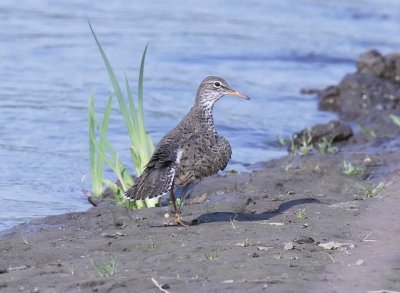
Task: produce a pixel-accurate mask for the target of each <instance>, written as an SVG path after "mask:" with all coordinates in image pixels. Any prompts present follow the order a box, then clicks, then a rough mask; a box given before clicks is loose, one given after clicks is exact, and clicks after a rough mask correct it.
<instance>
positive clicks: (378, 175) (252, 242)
mask: <svg viewBox="0 0 400 293" xmlns="http://www.w3.org/2000/svg"><path fill="white" fill-rule="evenodd" d="M368 56H369V58H375V59H373V62H372V61H371V62H366V61H365V60H367V61H368V60H370V59H366V58H367V57H368ZM368 56H367V57H365V56H361V58H360V60H361V61H362V60H364V61H363V62H364V63H366V64H367V65H369V64H372V65H373V66H378V69H376V68H375V67H373V69H374V68H375V69H374V70H372V69H371V70H370V71H368V70H367V69H368V68H367V65H363V66H361V65H359V66H358V69H357V70H358V71H360V72H357V73H356V75H357V76H356V77H355V78H356V80H357V81H359V80H363V79H365V80H367V81H370V80H371V78H369V77H360V74H366V75H371V74H372V75H373V74H375V75H379V76H377V77H376V78H378V79H381V80H383V81H382V82H384V83H385V84H386V83H387V82H390V81H388V80H387V79H388V78H392V77H393V76H394V77H393V78H396V74H394V75H393V74H384V72H389V71H388V70H389V69H390V70H391V71H390V72H393V71H395V70H396V67H395V69H393V62H392V61H390V62H392V63H390V62H389V61H388V62H389V63H388V64H389V65H390V66H389V65H388V66H389V67H388V69H387V70H386V71H385V66H384V65H382V62H383V64H386V63H385V62H386V61H385V60H386V59H385V58H384V57H382V58H381V57H379V56H378V57H377V54H375V53H371V54H370V55H368ZM391 58H394V57H391ZM374 60H375V61H374ZM382 60H383V61H382ZM390 60H392V59H390ZM379 61H380V62H381V63H379ZM364 63H362V64H364ZM395 63H396V62H395ZM399 64H400V63H399ZM372 65H371V66H372ZM382 66H383V69H381V68H382ZM366 68H367V69H366ZM399 68H400V67H399ZM382 70H383V71H382ZM373 82H374V83H376V82H377V81H376V80H375V79H374V81H373ZM348 83H349V77H346V84H348ZM397 86H398V85H397V84H394V85H393V86H392V85H390V86H387V88H390V90H391V94H392V95H391V96H390V95H389V96H388V95H386V96H384V97H383V98H384V100H383V102H382V103H384V105H385V107H380V106H379V105H380V104H381V103H380V102H379V101H377V95H372V96H373V99H371V102H370V103H369V102H368V103H364V104H363V103H361V104H359V103H356V102H354V103H350V102H349V103H347V102H346V103H343V102H341V101H342V100H343V99H344V96H343V95H344V94H343V93H344V92H345V90H346V89H349V88H351V90H352V91H353V92H352V93H351V95H346V97H348V96H352V97H353V96H354V99H356V98H360V97H361V99H363V100H365V99H364V98H363V95H365V94H366V93H361V92H360V95H356V94H355V92H354V91H355V87H341V86H340V85H338V86H337V87H338V88H339V92H338V91H335V93H336V96H335V97H336V98H332V97H333V96H332V94H331V95H330V96H329V95H328V97H329V99H333V100H334V101H335V103H336V102H337V103H336V104H335V105H339V104H340V105H341V106H340V107H336V106H335V107H336V108H335V110H338V109H340V110H339V111H342V112H340V113H345V115H344V114H343V115H340V116H341V117H342V118H343V119H346V120H343V121H344V122H345V123H349V124H350V125H351V126H352V129H353V132H354V133H353V135H352V136H351V135H350V136H349V135H347V136H346V138H345V139H341V140H338V141H337V142H335V143H334V144H332V148H333V147H335V148H337V150H338V151H337V150H335V151H332V152H329V151H328V152H326V153H322V152H319V151H317V150H312V151H310V153H308V154H306V155H300V154H297V155H291V156H289V155H288V156H286V157H283V158H280V159H276V160H272V161H269V162H262V163H259V164H258V166H261V167H262V170H258V171H254V172H252V173H243V174H232V175H229V176H214V177H211V178H208V179H206V180H204V181H203V182H201V183H200V184H198V185H197V186H196V188H195V190H194V191H193V193H194V196H193V197H192V199H191V203H192V204H190V205H186V206H185V207H184V209H183V210H184V211H183V216H184V218H185V219H186V220H193V219H196V220H198V221H199V222H200V224H199V225H196V226H190V227H176V226H165V223H166V222H167V221H168V219H166V218H165V217H164V215H165V214H166V213H167V212H168V207H160V208H152V209H141V210H137V211H133V212H127V211H126V210H124V209H121V208H118V207H115V206H114V205H113V203H112V202H111V201H109V200H105V201H103V202H102V203H101V204H100V206H99V207H96V208H91V209H89V210H88V211H86V212H80V213H68V214H64V215H58V216H49V217H46V218H43V219H37V220H34V221H32V222H30V223H27V224H22V225H19V226H16V227H14V228H12V229H9V230H6V231H3V232H2V233H1V234H0V256H1V257H0V291H1V292H16V291H20V292H162V290H166V291H168V292H222V291H227V290H230V291H232V292H244V291H249V292H262V291H263V290H264V291H265V292H321V291H323V292H345V291H349V290H352V292H367V291H374V290H382V289H385V290H397V291H399V290H400V253H399V250H398V243H400V222H399V221H398V217H397V214H398V211H399V210H400V194H399V190H400V127H398V126H396V125H394V123H393V122H392V121H391V120H390V119H389V115H390V114H396V115H400V107H399V106H398V105H397V104H398V103H397V102H398V100H397V98H396V96H393V93H396V87H397ZM360 88H362V89H363V90H365V88H371V87H360ZM373 90H374V88H373ZM338 93H339V94H338ZM319 95H320V101H325V102H326V101H328V100H329V99H327V95H326V90H325V94H324V91H321V92H320V93H319ZM333 100H332V101H333ZM346 105H350V106H349V107H348V108H346ZM355 105H356V106H355ZM357 105H360V107H359V108H354V109H355V110H354V109H353V108H351V107H358V106H357ZM365 105H367V106H365ZM377 105H378V106H377ZM387 105H389V106H387ZM350 114H351V115H350ZM349 117H351V120H348V119H350V118H349ZM357 125H361V126H362V127H357ZM365 129H367V130H370V131H366V130H365ZM330 133H332V132H330ZM313 135H314V136H315V137H316V135H315V132H314V134H313ZM335 137H336V136H335ZM329 138H330V139H331V137H329ZM321 141H322V140H320V141H319V143H321ZM332 141H333V139H332ZM315 143H316V144H317V143H318V142H315ZM300 145H301V143H300ZM343 161H347V162H351V163H352V164H353V165H354V166H358V167H360V168H362V172H361V174H355V173H354V174H351V175H346V174H344V173H343ZM164 292H165V291H164Z"/></svg>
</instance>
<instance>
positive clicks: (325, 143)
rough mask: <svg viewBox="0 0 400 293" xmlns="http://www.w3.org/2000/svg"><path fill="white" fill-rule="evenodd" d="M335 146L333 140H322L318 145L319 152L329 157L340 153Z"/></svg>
mask: <svg viewBox="0 0 400 293" xmlns="http://www.w3.org/2000/svg"><path fill="white" fill-rule="evenodd" d="M332 144H333V138H331V139H327V138H326V137H324V138H322V141H321V142H319V143H318V144H317V146H318V152H319V153H320V154H321V155H327V154H335V153H337V152H339V149H338V148H337V147H335V146H333V145H332Z"/></svg>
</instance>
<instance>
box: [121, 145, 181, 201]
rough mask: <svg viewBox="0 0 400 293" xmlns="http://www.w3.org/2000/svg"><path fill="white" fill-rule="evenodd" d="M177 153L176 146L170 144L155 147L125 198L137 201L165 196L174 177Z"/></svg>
mask: <svg viewBox="0 0 400 293" xmlns="http://www.w3.org/2000/svg"><path fill="white" fill-rule="evenodd" d="M178 151H179V148H178V146H177V145H174V144H171V143H170V144H162V145H160V146H159V147H157V149H156V150H155V151H154V153H153V156H152V157H151V159H150V161H149V163H148V164H147V166H146V168H145V170H144V171H143V173H142V174H141V175H140V177H139V178H138V179H137V181H136V183H135V184H134V185H133V186H132V187H131V188H129V189H128V190H127V191H126V193H125V197H127V198H129V199H136V200H138V199H145V198H153V197H161V196H164V195H165V194H167V193H168V192H169V191H170V189H171V185H172V182H173V180H174V177H175V171H176V165H177V154H178Z"/></svg>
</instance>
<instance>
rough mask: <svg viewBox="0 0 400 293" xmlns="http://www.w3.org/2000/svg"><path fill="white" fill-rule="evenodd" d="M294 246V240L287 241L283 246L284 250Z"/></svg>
mask: <svg viewBox="0 0 400 293" xmlns="http://www.w3.org/2000/svg"><path fill="white" fill-rule="evenodd" d="M293 248H294V245H293V242H286V243H285V245H284V246H283V250H292V249H293Z"/></svg>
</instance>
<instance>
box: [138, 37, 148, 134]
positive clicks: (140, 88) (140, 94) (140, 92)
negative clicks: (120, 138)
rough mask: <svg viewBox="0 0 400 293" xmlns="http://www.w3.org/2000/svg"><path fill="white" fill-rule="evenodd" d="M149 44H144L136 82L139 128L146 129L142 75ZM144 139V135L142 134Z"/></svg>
mask: <svg viewBox="0 0 400 293" xmlns="http://www.w3.org/2000/svg"><path fill="white" fill-rule="evenodd" d="M148 46H149V44H147V45H146V47H145V48H144V51H143V55H142V61H141V62H140V72H139V83H138V108H139V125H140V129H146V128H145V126H144V109H143V75H144V61H145V60H146V52H147V47H148ZM143 139H144V135H143Z"/></svg>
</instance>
